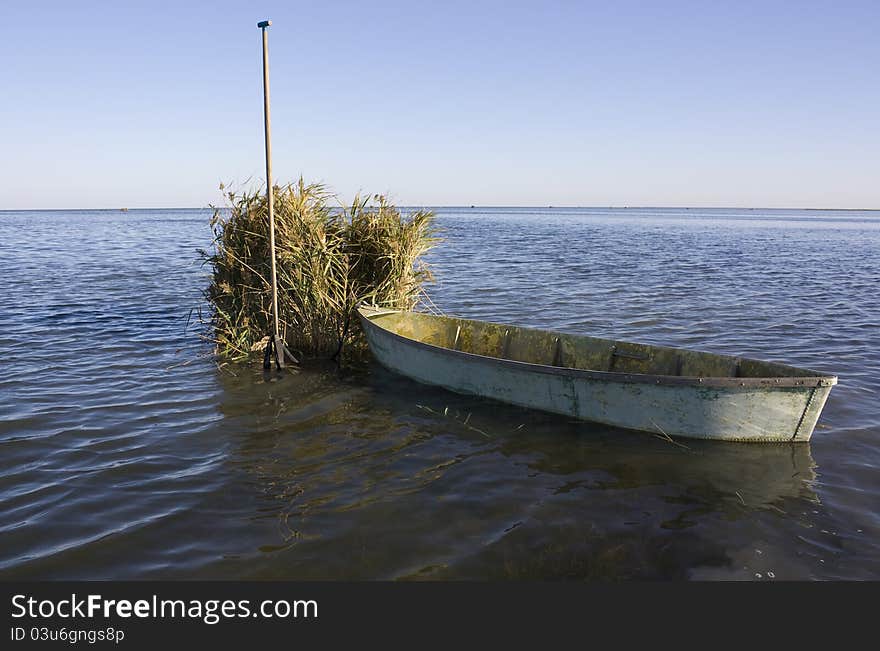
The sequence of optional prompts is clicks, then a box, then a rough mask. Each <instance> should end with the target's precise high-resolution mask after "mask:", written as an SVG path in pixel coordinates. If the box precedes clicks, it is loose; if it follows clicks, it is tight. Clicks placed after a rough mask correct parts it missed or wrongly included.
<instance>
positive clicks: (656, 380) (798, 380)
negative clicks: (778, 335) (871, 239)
mask: <svg viewBox="0 0 880 651" xmlns="http://www.w3.org/2000/svg"><path fill="white" fill-rule="evenodd" d="M366 309H371V308H366ZM402 312H405V310H384V311H381V312H375V313H374V314H370V315H368V314H365V310H364V308H363V307H359V308H358V316H360V318H361V320H363V321H366V322H368V323H369V324H370V325H371V326H373V327H375V328H377V329H378V330H381V331H382V332H383V333H385V334H387V335H390V336H391V337H392V338H394V339H397V340H399V341H401V342H403V343H405V344H407V345H411V346H415V347H417V348H423V349H426V350H430V351H431V352H434V353H437V354H441V355H445V356H449V357H459V358H462V359H464V360H468V361H482V362H492V363H494V364H499V365H501V366H507V367H510V368H514V369H518V370H523V371H528V372H531V373H542V374H545V375H558V376H564V377H570V378H575V379H589V380H599V381H604V382H618V383H627V384H654V385H661V386H663V385H668V386H692V387H696V388H702V387H707V388H737V389H747V388H765V389H773V388H779V389H783V388H798V389H810V388H817V387H832V386H834V385H836V384H837V376H836V375H819V374H817V375H814V376H804V377H796V376H783V377H778V378H776V377H760V378H749V377H697V376H681V375H649V374H646V373H621V372H618V371H597V370H594V369H583V368H570V367H564V366H551V365H549V364H533V363H531V362H521V361H519V360H515V359H505V358H503V357H492V356H489V355H480V354H477V353H469V352H467V351H464V350H455V349H453V348H446V347H444V346H437V345H435V344H428V343H425V342H424V341H419V340H418V339H412V338H411V337H405V336H403V335H400V334H398V333H396V332H394V331H392V330H390V329H388V328H386V327H383V326H382V325H380V324H379V323H376V322H375V321H373V319H374V318H378V317H380V316H386V315H388V314H400V313H402ZM426 316H435V315H430V314H428V315H426ZM444 318H455V317H444ZM464 320H465V321H467V320H468V319H464ZM482 323H491V322H489V321H483V322H482ZM492 325H503V324H497V323H492ZM516 327H521V326H516ZM545 332H551V331H545ZM554 334H563V335H566V336H570V337H578V336H580V335H571V334H567V333H554ZM614 341H617V340H614ZM618 343H631V342H623V341H619V342H618ZM645 345H649V346H653V344H645ZM660 347H661V348H672V349H674V350H688V349H685V348H675V347H668V346H660ZM691 352H704V351H691ZM707 354H716V353H707ZM742 359H743V360H746V359H748V360H749V361H756V362H760V361H762V360H751V359H750V358H742ZM783 366H787V365H783ZM791 368H798V367H791ZM798 370H802V371H809V372H811V373H814V372H815V371H812V370H811V369H798Z"/></svg>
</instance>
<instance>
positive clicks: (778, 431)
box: [358, 305, 837, 442]
mask: <svg viewBox="0 0 880 651" xmlns="http://www.w3.org/2000/svg"><path fill="white" fill-rule="evenodd" d="M358 314H359V317H360V320H361V325H362V327H363V330H364V333H365V334H366V337H367V342H368V344H369V346H370V350H371V352H372V353H373V356H374V357H375V358H376V359H377V360H378V361H379V363H381V364H382V365H383V366H385V367H387V368H388V369H390V370H391V371H394V372H396V373H399V374H401V375H404V376H406V377H409V378H412V379H413V380H416V381H418V382H422V383H425V384H431V385H436V386H440V387H443V388H445V389H449V390H451V391H455V392H458V393H466V394H473V395H478V396H483V397H486V398H492V399H495V400H499V401H502V402H506V403H510V404H514V405H519V406H522V407H528V408H532V409H540V410H543V411H548V412H553V413H556V414H564V415H566V416H573V417H575V418H578V419H582V420H586V421H593V422H597V423H604V424H607V425H612V426H615V427H620V428H624V429H631V430H639V431H646V432H652V433H654V434H657V435H660V436H664V437H686V438H700V439H717V440H723V441H761V442H789V441H808V440H809V439H810V436H811V435H812V433H813V429H814V428H815V426H816V421H818V419H819V414H820V413H821V412H822V408H823V407H824V406H825V401H826V399H827V398H828V394H829V393H830V392H831V387H833V386H834V385H835V384H837V377H836V376H833V375H828V374H825V373H819V372H817V371H811V370H808V369H803V368H796V367H794V366H787V365H785V364H778V363H774V362H764V361H759V360H754V359H747V358H742V357H735V356H731V355H718V354H714V353H707V352H699V351H692V350H686V349H681V348H670V347H666V346H653V345H649V344H638V343H630V342H624V341H614V340H610V339H600V338H596V337H586V336H576V335H570V334H564V333H560V332H553V331H549V330H537V329H532V328H521V327H517V326H513V325H501V324H497V323H488V322H484V321H471V320H466V319H458V318H453V317H447V316H435V315H432V314H423V313H419V312H409V311H401V310H390V309H384V308H377V307H372V306H367V305H361V306H360V307H359V308H358Z"/></svg>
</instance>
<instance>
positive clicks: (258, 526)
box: [212, 364, 816, 580]
mask: <svg viewBox="0 0 880 651" xmlns="http://www.w3.org/2000/svg"><path fill="white" fill-rule="evenodd" d="M237 372H238V375H237V377H235V376H232V375H229V374H228V373H226V372H224V371H219V372H218V373H217V378H218V382H219V385H220V386H219V388H220V391H219V392H218V395H217V400H218V407H219V410H220V413H221V414H222V418H221V420H220V422H219V423H218V424H217V426H216V428H215V431H214V432H212V440H219V441H220V442H221V443H224V442H225V451H224V453H223V455H224V457H225V458H227V459H228V464H227V466H228V469H229V471H230V473H232V474H233V476H234V477H235V480H234V485H236V486H240V487H242V488H241V492H240V493H239V494H238V496H237V500H235V501H233V503H232V506H230V504H229V503H228V502H227V501H224V502H223V503H222V505H221V507H219V508H218V511H217V512H218V517H219V518H220V519H221V520H222V521H223V522H224V523H233V524H235V526H236V527H237V528H234V529H233V531H234V532H235V535H238V536H240V537H241V539H242V540H246V541H248V544H250V545H251V548H252V549H253V550H254V551H253V552H252V553H250V554H243V555H241V556H240V558H239V560H238V561H235V563H238V564H240V565H237V566H238V567H242V568H243V570H242V571H243V572H244V574H245V575H246V576H249V577H262V578H267V577H272V578H279V577H287V578H296V579H300V580H302V579H308V578H311V579H327V578H347V579H351V578H363V579H371V578H373V579H374V578H397V577H407V576H410V577H412V576H415V577H419V576H428V575H430V576H436V577H439V578H442V577H447V578H478V577H483V578H485V577H487V576H490V577H493V576H500V575H503V573H504V572H508V571H509V572H510V574H509V575H510V576H522V577H528V578H538V579H540V578H545V579H546V578H548V577H556V576H565V577H570V576H581V575H582V574H583V573H584V572H587V573H589V572H593V574H595V573H596V572H600V571H605V572H607V576H608V577H610V578H620V577H627V576H631V577H648V578H652V577H670V576H671V577H676V576H679V574H676V573H677V572H679V571H685V570H688V569H689V568H690V567H692V566H693V565H695V564H706V563H710V564H711V561H712V559H719V558H720V559H724V558H725V547H724V544H725V541H726V540H728V537H729V539H733V538H734V537H735V535H736V534H734V533H731V534H727V533H724V534H718V531H719V529H720V530H721V531H723V532H727V531H736V530H737V529H736V527H735V526H734V523H736V522H739V523H741V524H743V525H744V527H740V528H739V531H740V535H742V536H746V537H749V536H753V529H752V527H751V526H750V524H749V522H750V520H751V519H753V518H755V517H764V516H768V517H771V518H774V519H775V518H776V517H777V516H778V517H784V516H781V515H779V514H777V513H776V512H775V511H777V510H784V511H786V512H787V513H800V512H801V511H802V510H804V508H805V504H806V503H811V502H815V501H816V496H815V494H814V493H813V491H812V487H811V482H810V480H811V479H812V478H813V477H814V474H813V470H814V464H813V460H812V457H811V456H810V448H809V445H808V444H799V445H783V444H780V445H764V446H755V445H748V444H737V443H724V444H719V443H716V442H712V441H687V448H685V447H682V446H681V445H674V444H672V443H670V442H668V441H666V440H661V438H658V436H659V435H656V436H652V435H645V434H637V433H633V434H630V435H628V436H621V435H620V431H619V430H616V429H614V428H610V427H608V426H604V425H598V424H594V423H587V422H583V421H576V420H573V419H570V418H566V417H563V416H558V415H554V414H548V413H544V412H540V411H535V410H528V409H521V408H518V407H513V406H508V405H504V404H499V403H497V402H494V401H490V400H484V399H481V398H479V397H474V396H469V395H464V394H456V393H449V392H445V391H438V390H437V389H436V388H434V387H430V386H427V385H422V384H418V383H414V382H412V381H411V380H408V379H407V378H405V377H403V376H401V375H398V374H395V373H393V372H390V371H387V370H386V369H384V368H382V367H381V366H379V365H378V364H373V365H370V367H369V368H368V369H359V370H354V371H348V370H346V371H339V370H338V369H336V368H335V367H333V366H330V365H326V366H312V365H303V366H301V367H300V368H299V369H297V370H296V371H295V372H290V373H289V374H285V375H283V376H276V375H275V374H270V375H267V376H264V375H262V373H261V372H260V371H259V370H257V369H247V368H245V369H241V370H240V371H237ZM223 432H226V433H227V436H222V435H221V434H222V433H223ZM793 501H794V502H795V503H792V502H793ZM798 502H799V503H798ZM232 507H237V509H238V510H237V511H235V512H231V508H232ZM771 511H772V512H771ZM789 517H792V516H789ZM695 525H699V526H695ZM703 525H708V529H707V528H706V527H703ZM228 526H232V525H228ZM713 527H714V528H713ZM673 529H676V530H679V531H676V532H675V535H671V536H670V535H669V533H670V532H671V531H672V530H673ZM683 529H687V531H680V530H683ZM707 531H710V532H712V533H709V534H707V533H706V532H707ZM713 536H714V537H713ZM718 536H720V538H719V537H718ZM293 547H295V548H296V551H295V552H291V553H287V548H293ZM670 549H671V550H672V551H669V550H670ZM621 550H622V551H621ZM279 554H283V556H279ZM542 559H543V560H542ZM609 559H610V560H609ZM707 559H708V560H707ZM595 567H600V568H605V569H604V570H595V571H594V570H593V569H592V568H595ZM425 568H427V569H425ZM432 568H433V569H432ZM584 568H586V569H584ZM226 575H228V573H227V574H226ZM601 576H606V574H602V575H601Z"/></svg>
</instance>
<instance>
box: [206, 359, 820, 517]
mask: <svg viewBox="0 0 880 651" xmlns="http://www.w3.org/2000/svg"><path fill="white" fill-rule="evenodd" d="M220 377H221V378H222V385H223V386H224V391H223V399H222V400H221V410H222V412H223V413H224V415H225V419H226V421H227V425H230V426H234V427H235V428H236V429H237V430H239V431H243V432H249V435H247V436H245V437H244V439H242V444H243V446H244V447H243V448H242V450H241V452H242V453H243V454H244V456H245V457H251V461H252V462H254V463H255V464H257V465H258V466H260V467H261V468H263V469H264V470H265V469H266V463H265V457H264V455H265V452H266V450H267V448H266V446H269V449H271V452H272V455H273V456H274V455H280V457H279V458H283V457H285V456H289V459H290V462H291V464H293V465H297V464H298V463H300V462H302V461H304V460H306V459H310V460H311V461H312V462H315V463H322V462H323V460H330V459H333V460H334V463H335V462H336V461H340V460H342V459H345V458H347V453H346V450H345V449H342V448H340V447H339V446H340V445H342V446H343V448H347V449H348V451H349V452H354V451H355V450H358V452H357V455H356V459H355V458H353V459H352V461H351V463H350V464H348V465H345V466H344V467H339V472H341V473H342V474H343V475H344V476H346V477H348V478H349V480H353V481H356V482H358V483H359V482H360V481H361V480H362V479H363V478H361V480H356V479H355V478H356V477H357V476H358V475H360V474H361V473H363V472H373V470H374V469H373V470H370V468H371V467H372V466H373V465H374V464H375V463H378V464H379V465H383V464H385V463H386V462H390V461H391V459H390V458H386V457H385V455H387V454H388V453H389V451H391V450H400V451H401V452H402V451H404V450H405V449H406V448H407V447H408V446H409V445H410V444H412V443H414V442H424V441H427V440H430V439H433V438H437V439H438V441H439V440H447V441H448V437H449V436H454V437H456V438H458V439H459V440H460V441H461V442H462V444H463V445H461V446H454V447H455V448H461V449H460V450H458V451H457V452H455V454H463V455H469V454H470V453H471V451H472V448H473V449H474V450H475V451H476V453H477V454H483V453H484V452H485V451H486V449H487V448H489V449H492V450H494V451H495V452H497V453H500V454H501V455H503V457H504V458H506V459H513V458H516V459H517V460H521V461H522V462H524V463H525V464H526V465H527V466H528V467H529V468H531V469H532V470H533V471H537V472H540V473H544V474H547V475H556V476H559V477H560V478H561V479H562V480H563V483H565V481H568V479H569V478H572V479H573V480H574V481H579V480H580V479H579V478H578V475H590V476H592V475H594V474H595V473H597V472H598V473H599V474H600V475H602V476H604V479H601V484H602V485H603V487H606V488H608V489H630V488H640V487H650V486H677V487H679V488H681V489H684V490H690V489H697V490H700V491H702V492H704V493H705V494H706V495H707V496H708V495H711V494H715V495H717V496H718V498H719V499H722V500H724V501H731V499H732V501H733V502H737V503H739V502H740V501H741V502H742V504H743V505H746V506H748V507H761V506H766V505H770V504H773V503H774V502H777V501H778V500H780V499H782V498H795V497H806V498H808V499H810V500H813V501H814V500H816V496H815V494H814V493H813V490H812V488H811V481H812V480H813V479H815V471H814V467H815V464H814V461H813V458H812V456H811V453H810V447H809V444H797V445H792V444H777V445H762V446H755V445H748V444H738V443H729V444H728V443H726V444H724V445H719V444H718V443H717V442H714V441H699V440H694V441H688V442H687V446H686V447H683V446H681V445H673V444H672V443H669V442H668V441H666V440H663V439H662V438H661V437H659V435H655V436H650V435H648V436H646V435H639V434H632V435H630V436H620V433H621V431H620V430H617V429H615V428H613V427H608V426H605V425H601V424H595V423H587V422H582V421H574V420H571V419H568V418H565V417H561V416H557V415H553V414H547V413H542V412H538V411H531V410H524V409H520V408H517V407H513V406H505V405H499V404H498V403H495V402H493V401H487V400H483V399H481V398H478V397H474V396H468V395H463V394H456V393H447V392H441V393H438V392H437V390H436V389H434V388H432V387H429V386H425V385H421V384H416V383H413V382H411V381H410V380H408V379H406V378H404V377H401V376H399V375H397V374H394V373H390V372H388V371H386V370H385V369H382V368H381V367H378V366H374V367H373V368H372V369H371V371H370V372H364V371H358V372H356V373H355V374H351V373H346V372H340V371H338V370H336V369H335V367H332V366H320V367H316V368H308V367H304V368H302V369H300V371H299V373H298V374H297V375H290V376H287V377H285V378H284V380H282V381H279V382H265V383H264V382H259V381H258V380H257V379H258V377H259V375H258V374H256V373H254V374H253V375H251V374H246V375H245V376H244V377H238V378H235V377H231V376H228V375H227V374H220ZM255 380H257V381H256V382H255ZM339 437H342V438H341V439H340V438H339ZM355 441H357V442H358V443H357V444H355ZM373 444H375V445H376V446H377V447H376V453H377V457H376V458H372V457H371V453H370V452H369V451H370V450H371V449H372V446H373ZM284 450H288V452H287V453H285V452H284ZM362 453H363V454H362ZM435 460H436V459H435ZM506 463H507V462H505V464H506ZM517 463H519V461H517ZM281 467H285V464H283V463H282V464H281ZM482 471H488V472H492V471H491V470H489V469H485V468H483V469H482V470H480V472H482ZM378 488H379V487H378V486H377V489H378Z"/></svg>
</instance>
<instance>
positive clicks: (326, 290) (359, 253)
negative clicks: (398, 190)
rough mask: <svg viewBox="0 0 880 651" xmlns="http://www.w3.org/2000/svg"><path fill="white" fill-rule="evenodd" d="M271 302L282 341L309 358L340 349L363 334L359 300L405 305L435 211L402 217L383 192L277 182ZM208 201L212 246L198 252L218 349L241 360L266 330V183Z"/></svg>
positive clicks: (418, 281)
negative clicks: (361, 193) (214, 205)
mask: <svg viewBox="0 0 880 651" xmlns="http://www.w3.org/2000/svg"><path fill="white" fill-rule="evenodd" d="M274 197H275V199H274V208H275V245H276V259H277V265H278V310H279V315H280V320H281V323H282V329H283V331H284V337H285V340H286V342H287V345H288V347H289V348H291V349H292V350H295V351H299V352H300V354H301V355H304V356H306V357H332V356H335V355H338V354H339V352H340V350H341V349H342V348H343V345H345V344H354V343H360V344H361V345H362V341H361V338H360V330H359V328H358V324H357V319H356V318H353V311H354V308H355V306H356V305H357V304H358V302H360V301H366V302H369V303H373V304H376V305H383V306H388V307H394V308H401V309H412V308H413V307H414V306H415V305H416V304H417V303H418V302H419V300H420V298H422V297H423V292H424V288H423V286H424V283H425V282H426V281H429V280H430V279H431V274H430V271H429V270H428V268H427V267H426V266H425V264H424V263H423V262H421V260H420V258H421V256H422V255H423V254H424V253H425V252H426V251H428V250H429V249H430V248H431V247H432V246H433V244H434V243H435V241H436V238H435V229H434V228H433V217H434V215H433V213H432V212H430V211H427V210H420V211H416V212H414V213H412V214H410V215H408V216H404V215H403V214H402V213H401V211H400V209H398V208H397V207H395V206H393V205H391V204H389V203H388V202H387V200H386V199H385V197H382V196H379V195H375V196H372V197H368V198H366V199H364V198H361V197H355V199H354V200H353V201H352V203H351V204H350V205H348V206H341V207H336V206H333V205H331V200H332V196H331V194H330V193H329V192H328V191H327V189H326V188H325V187H324V186H323V185H321V184H316V183H313V184H306V183H305V182H303V180H302V179H300V180H299V182H298V183H296V184H289V185H286V186H284V187H277V186H276V188H275V194H274ZM227 199H228V203H229V205H228V211H225V210H221V209H219V208H218V209H215V211H214V217H213V219H212V222H211V223H212V227H213V229H214V235H215V239H214V244H215V248H214V251H212V252H211V253H210V254H208V253H205V254H204V257H205V261H206V262H207V263H208V264H209V265H210V266H211V269H212V277H211V284H210V286H209V287H208V289H207V290H206V292H205V295H206V297H207V298H208V300H209V301H210V303H211V306H212V308H213V313H212V320H211V326H212V336H213V339H214V341H215V343H216V350H217V353H218V354H220V355H221V356H224V357H227V358H232V359H243V358H245V357H247V356H248V355H249V354H250V353H251V352H252V351H253V350H256V349H259V348H260V342H261V340H262V339H263V337H264V336H265V335H266V334H267V333H268V332H269V329H270V324H271V322H272V297H271V286H270V284H269V279H270V278H271V271H270V268H271V259H270V253H269V238H268V230H269V228H268V221H269V220H268V210H267V201H266V196H265V193H264V192H260V191H258V192H244V193H241V194H236V193H234V192H230V193H228V194H227Z"/></svg>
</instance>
